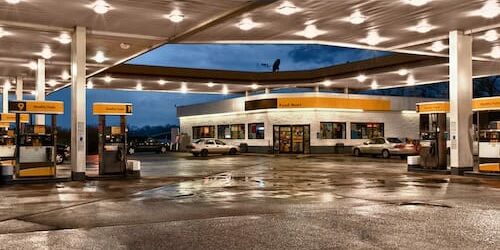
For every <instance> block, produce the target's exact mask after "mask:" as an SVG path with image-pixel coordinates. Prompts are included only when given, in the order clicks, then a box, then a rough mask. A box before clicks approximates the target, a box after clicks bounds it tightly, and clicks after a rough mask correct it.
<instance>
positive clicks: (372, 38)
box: [360, 30, 389, 46]
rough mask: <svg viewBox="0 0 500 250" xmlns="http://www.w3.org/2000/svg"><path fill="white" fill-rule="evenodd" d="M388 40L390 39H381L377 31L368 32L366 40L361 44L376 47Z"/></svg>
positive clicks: (362, 40)
mask: <svg viewBox="0 0 500 250" xmlns="http://www.w3.org/2000/svg"><path fill="white" fill-rule="evenodd" d="M387 40H389V38H386V37H381V36H380V35H379V34H378V31H377V30H370V31H368V35H367V36H366V38H363V39H361V40H360V42H362V43H366V44H368V45H370V46H375V45H378V44H380V43H383V42H385V41H387Z"/></svg>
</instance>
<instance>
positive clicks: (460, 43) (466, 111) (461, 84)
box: [450, 31, 474, 174]
mask: <svg viewBox="0 0 500 250" xmlns="http://www.w3.org/2000/svg"><path fill="white" fill-rule="evenodd" d="M472 89H473V88H472V37H471V36H467V35H464V33H463V32H462V31H452V32H450V109H451V110H450V139H451V144H450V153H451V155H450V159H451V162H450V163H451V164H450V165H451V171H452V174H463V172H464V171H468V170H472V167H473V164H474V160H473V155H472V143H473V131H472V129H473V128H472Z"/></svg>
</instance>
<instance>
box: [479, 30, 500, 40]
mask: <svg viewBox="0 0 500 250" xmlns="http://www.w3.org/2000/svg"><path fill="white" fill-rule="evenodd" d="M480 38H481V39H483V40H485V41H488V42H495V41H497V40H498V32H497V31H496V30H488V31H486V33H484V35H483V36H481V37H480Z"/></svg>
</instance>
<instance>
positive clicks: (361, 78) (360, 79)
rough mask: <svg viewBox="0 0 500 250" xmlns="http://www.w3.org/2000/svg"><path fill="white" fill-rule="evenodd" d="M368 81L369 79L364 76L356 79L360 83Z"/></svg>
mask: <svg viewBox="0 0 500 250" xmlns="http://www.w3.org/2000/svg"><path fill="white" fill-rule="evenodd" d="M366 79H368V77H366V76H365V75H363V74H361V75H359V76H357V77H356V80H358V82H365V81H366Z"/></svg>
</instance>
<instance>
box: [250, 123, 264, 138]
mask: <svg viewBox="0 0 500 250" xmlns="http://www.w3.org/2000/svg"><path fill="white" fill-rule="evenodd" d="M264 135H265V127H264V123H253V124H248V139H249V140H255V139H264Z"/></svg>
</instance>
